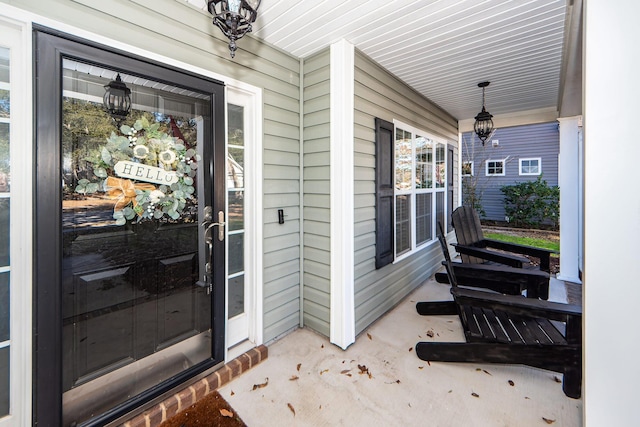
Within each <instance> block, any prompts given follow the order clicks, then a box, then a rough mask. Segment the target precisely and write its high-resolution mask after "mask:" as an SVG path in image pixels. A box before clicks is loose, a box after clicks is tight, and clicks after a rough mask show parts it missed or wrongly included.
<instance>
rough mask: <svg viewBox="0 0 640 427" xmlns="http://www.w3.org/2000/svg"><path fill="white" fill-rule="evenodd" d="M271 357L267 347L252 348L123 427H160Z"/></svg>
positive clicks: (122, 425)
mask: <svg viewBox="0 0 640 427" xmlns="http://www.w3.org/2000/svg"><path fill="white" fill-rule="evenodd" d="M268 355H269V351H268V349H267V347H266V346H264V345H259V346H257V347H255V348H252V349H251V350H249V351H247V352H246V353H243V354H241V355H240V356H238V357H236V358H235V359H233V360H232V361H230V362H229V363H227V364H225V365H224V366H223V367H221V368H220V369H218V370H217V371H215V372H213V373H212V374H210V375H208V376H206V377H205V378H203V379H201V380H200V381H198V382H196V383H194V384H192V385H190V386H189V387H186V388H184V389H182V390H180V391H179V392H177V393H175V394H174V395H173V396H171V397H169V398H167V399H165V400H163V401H162V402H160V403H158V404H156V405H154V406H152V407H150V408H148V409H146V410H145V411H144V412H143V413H141V414H139V415H137V416H135V417H134V418H132V419H130V420H129V421H126V422H124V423H123V424H121V427H156V426H159V425H160V424H161V423H162V422H164V421H166V420H168V419H169V418H171V417H173V416H174V415H175V414H177V413H178V412H180V411H182V410H184V409H187V408H188V407H189V406H191V405H193V404H194V403H196V402H197V401H199V400H200V399H202V398H203V397H205V396H206V395H208V394H209V393H211V392H212V391H214V390H217V389H218V388H219V387H222V386H223V385H225V384H227V383H228V382H230V381H231V380H232V379H234V378H236V377H238V376H240V375H242V374H243V373H244V372H246V371H248V370H249V369H251V368H252V367H254V366H256V365H257V364H258V363H260V362H262V361H263V360H266V359H267V357H268Z"/></svg>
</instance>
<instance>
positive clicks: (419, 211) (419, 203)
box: [416, 193, 433, 245]
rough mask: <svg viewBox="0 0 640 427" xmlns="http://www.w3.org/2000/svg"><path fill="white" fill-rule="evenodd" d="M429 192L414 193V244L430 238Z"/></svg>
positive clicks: (430, 207)
mask: <svg viewBox="0 0 640 427" xmlns="http://www.w3.org/2000/svg"><path fill="white" fill-rule="evenodd" d="M431 200H432V199H431V193H427V194H418V195H416V244H417V245H420V244H421V243H424V242H427V241H429V240H431V239H432V236H431V230H432V227H431V225H432V218H433V216H432V212H431V211H432V210H433V208H432V203H431Z"/></svg>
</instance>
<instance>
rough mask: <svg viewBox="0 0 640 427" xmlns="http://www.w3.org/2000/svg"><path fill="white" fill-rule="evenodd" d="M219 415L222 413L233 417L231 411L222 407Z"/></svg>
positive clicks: (224, 415)
mask: <svg viewBox="0 0 640 427" xmlns="http://www.w3.org/2000/svg"><path fill="white" fill-rule="evenodd" d="M220 415H222V416H223V417H229V418H233V412H231V411H227V410H226V409H224V408H222V409H220Z"/></svg>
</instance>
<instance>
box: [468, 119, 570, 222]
mask: <svg viewBox="0 0 640 427" xmlns="http://www.w3.org/2000/svg"><path fill="white" fill-rule="evenodd" d="M472 136H473V135H472V134H471V133H465V134H463V136H462V140H463V143H462V147H463V148H462V156H463V158H464V159H465V160H466V159H467V158H471V157H473V159H474V177H473V178H468V177H465V178H463V179H473V180H474V181H475V185H476V191H477V192H481V193H482V207H483V208H484V211H485V216H484V217H483V218H485V219H488V220H493V221H504V220H505V213H504V194H503V193H502V191H500V188H501V187H503V186H505V185H513V184H516V183H519V182H526V181H535V180H536V179H537V178H538V177H537V176H531V175H528V176H527V175H519V171H520V159H528V158H538V157H540V158H541V160H542V179H543V180H545V181H547V184H548V185H552V186H553V185H558V155H559V154H560V134H559V131H558V123H557V122H551V123H540V124H534V125H526V126H514V127H508V128H501V129H497V130H496V132H495V134H494V135H493V138H492V140H498V142H499V144H498V146H497V147H493V145H492V143H491V141H487V142H486V144H485V146H484V147H483V146H482V144H481V143H480V141H479V140H478V138H477V137H473V138H472ZM507 157H508V160H507V162H506V169H505V176H489V177H488V176H486V174H485V172H486V167H485V164H486V163H485V162H486V160H501V159H505V158H507Z"/></svg>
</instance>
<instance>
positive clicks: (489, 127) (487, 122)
mask: <svg viewBox="0 0 640 427" xmlns="http://www.w3.org/2000/svg"><path fill="white" fill-rule="evenodd" d="M487 86H489V82H482V83H478V87H481V88H482V111H480V112H479V113H478V115H477V116H476V117H475V119H476V122H475V123H474V124H473V130H475V132H476V135H478V138H480V141H482V145H484V142H485V141H486V140H487V138H489V136H490V135H491V132H492V131H493V120H491V118H492V117H493V116H492V115H491V114H489V112H488V111H487V110H485V108H484V88H485V87H487Z"/></svg>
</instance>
